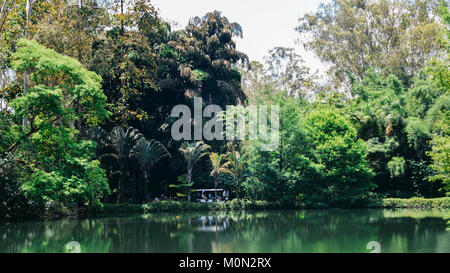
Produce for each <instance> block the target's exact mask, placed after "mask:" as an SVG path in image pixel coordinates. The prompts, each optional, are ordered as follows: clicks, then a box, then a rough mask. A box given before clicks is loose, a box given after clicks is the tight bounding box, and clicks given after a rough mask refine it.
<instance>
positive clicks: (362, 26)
mask: <svg viewBox="0 0 450 273" xmlns="http://www.w3.org/2000/svg"><path fill="white" fill-rule="evenodd" d="M438 3H439V1H438V0H432V1H429V0H414V1H409V0H399V1H391V0H379V1H368V0H333V1H332V2H331V3H327V4H321V5H320V7H319V9H318V10H317V11H316V12H313V13H308V14H306V15H304V16H303V17H301V18H300V19H299V25H298V26H297V28H296V30H297V31H298V32H299V33H301V34H304V35H303V36H302V37H303V38H304V39H305V40H304V42H303V44H304V46H305V47H306V48H307V49H310V50H312V51H313V52H314V53H316V54H317V56H318V57H319V58H320V59H321V60H322V61H324V62H327V63H329V64H331V66H332V67H331V70H332V72H333V73H334V72H339V71H347V72H350V73H352V74H353V75H354V77H355V78H356V79H357V80H362V79H363V78H364V73H365V71H366V70H367V69H368V68H369V67H372V68H374V69H375V70H377V71H378V70H386V71H387V74H389V73H395V74H396V75H397V76H399V77H400V78H402V80H404V82H405V83H407V84H408V80H409V79H411V78H412V77H414V76H415V75H416V74H417V72H418V71H419V70H420V69H421V67H423V64H424V63H425V61H426V60H427V59H428V58H431V57H433V56H439V55H440V54H442V48H441V46H440V45H439V43H438V42H437V38H438V37H439V36H440V32H441V29H442V24H441V23H440V22H439V20H437V19H436V18H437V17H436V15H437V5H438Z"/></svg>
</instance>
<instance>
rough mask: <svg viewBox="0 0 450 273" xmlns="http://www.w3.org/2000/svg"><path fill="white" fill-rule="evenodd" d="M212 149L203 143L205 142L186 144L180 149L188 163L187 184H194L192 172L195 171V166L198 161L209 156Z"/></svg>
mask: <svg viewBox="0 0 450 273" xmlns="http://www.w3.org/2000/svg"><path fill="white" fill-rule="evenodd" d="M209 149H210V146H209V145H207V144H205V143H203V141H197V142H195V143H187V142H184V143H183V144H182V146H181V147H180V149H179V150H180V152H181V154H182V155H183V157H184V159H185V161H186V183H187V184H191V183H192V171H193V169H194V166H195V164H197V163H198V161H199V160H200V159H201V158H202V157H204V156H206V155H208V154H209V153H208V152H207V151H208V150H209Z"/></svg>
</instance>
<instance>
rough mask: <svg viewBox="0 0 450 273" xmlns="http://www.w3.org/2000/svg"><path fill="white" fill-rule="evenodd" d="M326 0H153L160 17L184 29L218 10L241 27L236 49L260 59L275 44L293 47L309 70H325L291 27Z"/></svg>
mask: <svg viewBox="0 0 450 273" xmlns="http://www.w3.org/2000/svg"><path fill="white" fill-rule="evenodd" d="M323 1H327V0H189V1H187V0H153V1H152V2H153V4H154V6H155V7H156V8H158V9H159V11H160V15H161V17H162V18H164V19H166V20H169V21H175V22H177V23H178V24H179V25H180V27H181V28H184V27H185V26H186V25H187V23H188V21H189V19H190V18H191V17H194V16H200V17H201V16H203V15H205V14H206V13H207V12H209V11H213V10H218V11H221V12H222V15H223V16H225V17H227V18H228V20H230V22H237V23H239V24H240V25H241V26H242V29H243V33H244V38H243V39H240V38H236V39H235V40H236V43H237V48H238V50H240V51H242V52H244V53H246V54H247V55H248V56H249V58H250V60H256V61H259V62H262V61H263V57H264V56H265V55H266V54H267V52H268V51H269V49H271V48H274V47H276V46H283V47H293V48H295V49H296V51H297V53H298V54H300V55H301V56H302V58H303V59H304V60H305V62H306V64H305V65H306V66H308V67H310V68H311V69H312V71H315V70H316V69H319V71H320V72H322V73H323V72H324V71H325V70H326V66H325V65H324V64H322V63H321V62H320V61H319V60H318V58H316V57H315V55H314V54H313V53H312V52H307V51H305V50H304V49H303V45H301V44H296V43H295V41H296V39H298V38H299V34H298V33H297V32H296V31H295V30H294V28H295V27H296V26H297V25H298V23H297V22H298V18H299V17H301V16H302V15H303V14H304V13H307V12H311V11H314V10H316V9H317V7H318V5H319V4H320V3H321V2H323Z"/></svg>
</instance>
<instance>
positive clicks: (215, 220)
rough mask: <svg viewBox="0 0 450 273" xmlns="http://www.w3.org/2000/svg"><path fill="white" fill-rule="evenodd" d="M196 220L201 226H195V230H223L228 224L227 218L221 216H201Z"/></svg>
mask: <svg viewBox="0 0 450 273" xmlns="http://www.w3.org/2000/svg"><path fill="white" fill-rule="evenodd" d="M197 220H198V221H199V222H200V223H201V226H199V227H197V228H196V230H197V231H201V232H219V231H224V230H226V229H227V228H228V227H229V225H230V222H229V220H228V218H223V217H222V216H216V217H215V216H201V217H199V218H197Z"/></svg>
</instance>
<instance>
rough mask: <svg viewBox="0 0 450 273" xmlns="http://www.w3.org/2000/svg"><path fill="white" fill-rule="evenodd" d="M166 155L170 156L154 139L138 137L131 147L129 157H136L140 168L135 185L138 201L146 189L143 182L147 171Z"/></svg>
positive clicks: (141, 198)
mask: <svg viewBox="0 0 450 273" xmlns="http://www.w3.org/2000/svg"><path fill="white" fill-rule="evenodd" d="M166 156H168V157H170V153H169V152H168V151H167V149H166V147H164V145H162V144H161V143H160V142H159V141H157V140H154V139H152V140H150V141H147V140H146V139H145V138H140V139H139V140H138V142H137V143H136V144H135V145H134V146H133V148H132V149H131V152H130V157H132V158H135V159H137V161H138V163H139V170H140V173H139V174H138V177H139V178H138V183H137V187H136V196H138V201H140V202H142V201H143V200H144V196H145V193H146V192H147V189H144V184H145V181H146V180H147V177H148V171H149V170H150V168H151V167H152V166H153V165H154V164H155V163H156V162H158V161H159V160H160V159H162V158H163V157H166Z"/></svg>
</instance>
